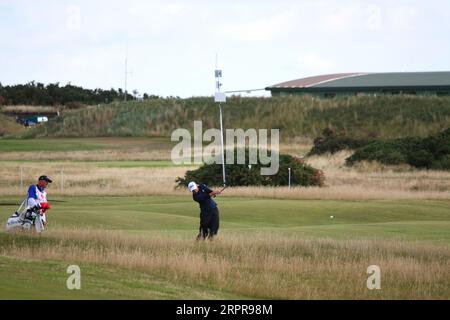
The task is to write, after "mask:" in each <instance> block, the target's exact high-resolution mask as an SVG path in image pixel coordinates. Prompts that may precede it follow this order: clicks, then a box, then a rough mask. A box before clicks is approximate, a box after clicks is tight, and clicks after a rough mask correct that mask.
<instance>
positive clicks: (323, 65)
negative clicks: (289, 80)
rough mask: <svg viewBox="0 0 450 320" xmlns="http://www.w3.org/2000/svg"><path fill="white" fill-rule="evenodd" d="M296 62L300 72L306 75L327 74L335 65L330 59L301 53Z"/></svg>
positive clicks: (314, 54)
mask: <svg viewBox="0 0 450 320" xmlns="http://www.w3.org/2000/svg"><path fill="white" fill-rule="evenodd" d="M297 62H298V64H299V66H300V68H302V70H306V71H308V73H311V74H314V73H322V72H325V73H328V72H330V69H332V68H334V67H335V63H334V62H333V61H331V60H330V59H327V58H324V57H321V56H320V55H318V54H316V53H313V52H306V53H302V54H300V55H299V56H298V57H297Z"/></svg>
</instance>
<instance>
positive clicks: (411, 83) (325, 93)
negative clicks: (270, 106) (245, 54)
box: [266, 72, 450, 98]
mask: <svg viewBox="0 0 450 320" xmlns="http://www.w3.org/2000/svg"><path fill="white" fill-rule="evenodd" d="M266 90H269V91H270V92H271V93H272V96H280V95H304V94H309V95H313V96H315V97H321V98H333V97H337V96H359V95H384V94H388V95H397V94H405V95H436V96H450V72H395V73H394V72H393V73H339V74H328V75H322V76H315V77H309V78H303V79H297V80H292V81H288V82H283V83H280V84H276V85H273V86H270V87H267V88H266Z"/></svg>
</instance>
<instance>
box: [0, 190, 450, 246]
mask: <svg viewBox="0 0 450 320" xmlns="http://www.w3.org/2000/svg"><path fill="white" fill-rule="evenodd" d="M55 200H56V201H55V202H53V209H52V210H51V211H50V213H49V217H50V221H51V223H52V226H53V227H85V228H93V229H97V228H98V229H107V230H124V231H131V232H134V231H152V230H158V231H161V230H162V231H166V232H178V231H182V230H186V231H188V230H191V231H192V232H194V233H195V228H196V226H197V225H198V219H199V212H198V211H199V210H198V206H197V204H196V203H194V202H193V201H192V200H191V199H190V196H189V195H186V197H179V196H153V197H87V198H83V200H80V198H70V197H69V198H61V199H55ZM18 201H19V199H4V200H0V208H1V216H0V217H1V218H2V221H4V220H6V218H7V216H8V214H10V213H11V212H12V211H13V210H14V206H12V205H10V204H11V203H14V202H18ZM50 202H52V201H51V200H50ZM218 202H219V204H220V211H221V223H222V224H221V229H222V230H230V231H242V232H248V231H251V230H256V231H260V230H265V231H274V232H282V233H289V234H298V235H308V236H318V237H323V236H327V237H339V238H341V237H347V238H352V237H354V236H355V235H356V236H358V237H361V236H365V237H404V238H407V239H418V240H438V241H448V242H450V201H332V200H270V199H247V198H222V199H220V200H218ZM269 208H270V209H269ZM330 216H333V217H334V219H332V218H330Z"/></svg>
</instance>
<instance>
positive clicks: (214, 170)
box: [176, 150, 325, 187]
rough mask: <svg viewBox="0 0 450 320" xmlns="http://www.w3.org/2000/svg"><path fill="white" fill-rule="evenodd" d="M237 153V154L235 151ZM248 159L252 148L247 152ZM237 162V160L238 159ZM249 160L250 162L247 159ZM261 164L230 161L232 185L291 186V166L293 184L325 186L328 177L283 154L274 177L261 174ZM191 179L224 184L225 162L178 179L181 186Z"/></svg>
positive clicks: (212, 183) (229, 176)
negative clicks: (223, 166) (289, 176)
mask: <svg viewBox="0 0 450 320" xmlns="http://www.w3.org/2000/svg"><path fill="white" fill-rule="evenodd" d="M235 154H236V153H235ZM246 160H247V161H248V150H247V151H246ZM235 162H236V161H235ZM247 163H248V162H247ZM262 167H264V166H262V165H261V164H256V165H251V166H249V165H248V164H227V165H226V166H225V168H226V176H227V185H228V186H287V185H288V181H289V178H288V175H289V171H288V168H291V185H292V186H304V187H310V186H319V187H321V186H323V185H324V182H325V177H324V175H323V173H322V171H320V170H317V169H315V168H313V167H311V166H309V165H306V164H305V163H304V162H303V161H301V160H300V159H298V158H295V157H292V156H290V155H280V166H279V171H278V173H277V174H276V175H273V176H263V175H261V168H262ZM190 181H196V182H198V183H206V184H208V185H210V186H220V185H222V184H223V182H222V165H220V164H212V165H207V164H205V165H203V166H201V167H200V168H199V169H197V170H193V171H187V172H186V174H185V176H184V177H183V178H181V177H178V179H177V180H176V182H177V184H178V186H179V187H182V186H187V185H188V183H189V182H190Z"/></svg>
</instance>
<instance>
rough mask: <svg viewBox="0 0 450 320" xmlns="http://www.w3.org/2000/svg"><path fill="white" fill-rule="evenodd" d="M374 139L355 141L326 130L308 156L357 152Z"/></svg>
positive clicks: (316, 140) (317, 139)
mask: <svg viewBox="0 0 450 320" xmlns="http://www.w3.org/2000/svg"><path fill="white" fill-rule="evenodd" d="M373 141H374V140H373V139H353V138H349V137H344V136H337V135H336V133H335V132H334V131H333V130H332V129H330V128H326V129H324V130H323V132H322V136H321V137H318V138H316V139H315V140H314V146H313V147H312V149H311V151H309V153H308V156H312V155H322V154H325V153H331V154H333V153H336V152H339V151H341V150H345V149H350V150H356V149H358V148H361V147H363V146H366V145H368V144H369V143H371V142H373Z"/></svg>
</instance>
